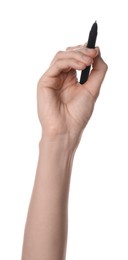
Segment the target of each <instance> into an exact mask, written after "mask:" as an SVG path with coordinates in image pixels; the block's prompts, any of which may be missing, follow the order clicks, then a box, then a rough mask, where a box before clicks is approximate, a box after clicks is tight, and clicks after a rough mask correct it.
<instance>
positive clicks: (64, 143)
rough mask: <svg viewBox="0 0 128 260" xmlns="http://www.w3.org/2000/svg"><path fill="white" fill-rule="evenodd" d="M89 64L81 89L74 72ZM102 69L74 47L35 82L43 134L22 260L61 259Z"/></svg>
mask: <svg viewBox="0 0 128 260" xmlns="http://www.w3.org/2000/svg"><path fill="white" fill-rule="evenodd" d="M83 57H84V59H83ZM93 62H94V63H93ZM92 63H93V70H92V72H91V75H90V77H89V79H88V81H87V82H86V83H85V84H84V85H80V84H79V83H78V81H77V78H76V69H79V70H81V69H84V68H85V67H86V66H87V65H90V64H92ZM106 70H107V66H106V64H105V63H104V61H103V60H102V59H101V57H100V55H99V54H98V49H96V50H88V49H87V48H85V46H76V47H72V48H68V49H67V50H66V51H65V52H59V53H57V55H56V56H55V57H54V59H53V61H52V63H51V65H50V67H49V68H48V70H47V71H46V72H45V74H44V75H43V76H42V77H41V79H40V81H39V83H38V91H37V101H38V102H37V104H38V115H39V120H40V122H41V126H42V130H43V131H42V137H41V141H40V143H39V160H38V165H37V171H36V177H35V182H34V187H33V192H32V197H31V201H30V206H29V210H28V216H27V221H26V227H25V234H24V243H23V253H22V260H64V259H65V256H66V243H67V231H68V195H69V188H70V177H71V169H72V163H73V158H74V154H75V150H76V148H77V146H78V144H79V141H80V139H81V135H82V131H83V130H84V128H85V126H86V124H87V122H88V120H89V118H90V117H91V114H92V112H93V108H94V104H95V101H96V98H97V96H98V94H99V90H100V86H101V83H102V81H103V79H104V76H105V73H106Z"/></svg>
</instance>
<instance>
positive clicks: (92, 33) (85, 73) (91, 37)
mask: <svg viewBox="0 0 128 260" xmlns="http://www.w3.org/2000/svg"><path fill="white" fill-rule="evenodd" d="M96 37H97V22H95V23H94V24H93V25H92V28H91V30H90V33H89V38H88V42H87V48H90V49H94V48H95V43H96ZM90 69H91V66H87V67H86V68H85V69H84V70H82V72H81V77H80V84H84V83H85V82H86V81H87V79H88V76H89V72H90Z"/></svg>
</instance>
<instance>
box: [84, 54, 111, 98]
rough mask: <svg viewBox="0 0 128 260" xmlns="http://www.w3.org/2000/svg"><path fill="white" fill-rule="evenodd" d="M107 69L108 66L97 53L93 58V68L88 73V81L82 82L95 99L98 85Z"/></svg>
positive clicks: (98, 88)
mask: <svg viewBox="0 0 128 260" xmlns="http://www.w3.org/2000/svg"><path fill="white" fill-rule="evenodd" d="M107 69H108V66H107V64H106V63H105V62H104V60H103V59H102V57H101V55H100V53H99V55H98V56H97V57H96V58H95V60H94V63H93V69H92V71H91V73H90V76H89V78H88V81H87V82H86V83H85V84H84V85H85V88H86V89H87V90H88V91H89V92H90V93H91V94H92V96H94V98H95V99H96V98H97V97H98V95H99V91H100V87H101V84H102V82H103V80H104V77H105V74H106V72H107ZM84 85H83V86H84Z"/></svg>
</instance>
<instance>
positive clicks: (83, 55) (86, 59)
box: [46, 45, 98, 77]
mask: <svg viewBox="0 0 128 260" xmlns="http://www.w3.org/2000/svg"><path fill="white" fill-rule="evenodd" d="M79 46H81V45H79ZM97 54H98V48H97V49H89V48H86V47H85V46H84V47H83V46H82V47H78V48H75V49H73V48H72V47H71V48H70V50H69V49H68V51H59V52H58V53H57V54H56V55H55V57H54V59H53V61H52V63H51V64H50V67H49V69H48V70H47V72H46V73H47V75H49V76H53V77H55V76H58V75H59V74H60V73H61V72H63V71H64V72H65V71H69V70H70V69H75V70H83V69H85V68H86V66H90V65H91V64H92V63H93V61H94V58H95V57H96V56H97Z"/></svg>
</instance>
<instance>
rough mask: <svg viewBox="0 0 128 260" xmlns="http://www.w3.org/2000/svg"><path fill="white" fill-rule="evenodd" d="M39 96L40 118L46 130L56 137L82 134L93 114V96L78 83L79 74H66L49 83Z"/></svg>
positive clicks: (72, 71)
mask: <svg viewBox="0 0 128 260" xmlns="http://www.w3.org/2000/svg"><path fill="white" fill-rule="evenodd" d="M49 82H50V86H49V87H46V88H43V91H42V95H40V96H39V99H40V100H39V104H42V102H43V109H40V107H39V118H40V121H41V123H42V126H43V128H44V127H45V129H46V130H47V129H51V130H52V131H53V130H55V131H56V132H57V133H59V134H60V133H65V132H69V133H70V134H71V135H73V134H75V135H77V134H79V133H80V132H81V131H82V130H83V128H84V127H85V125H86V124H87V122H88V120H89V118H90V116H91V113H92V111H93V105H94V100H93V97H92V95H91V94H90V93H89V92H88V91H87V90H86V89H85V88H83V86H82V85H81V84H79V83H78V80H77V77H76V71H75V70H71V71H70V72H68V73H67V72H63V73H61V74H60V76H59V77H54V78H52V79H50V80H49Z"/></svg>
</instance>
